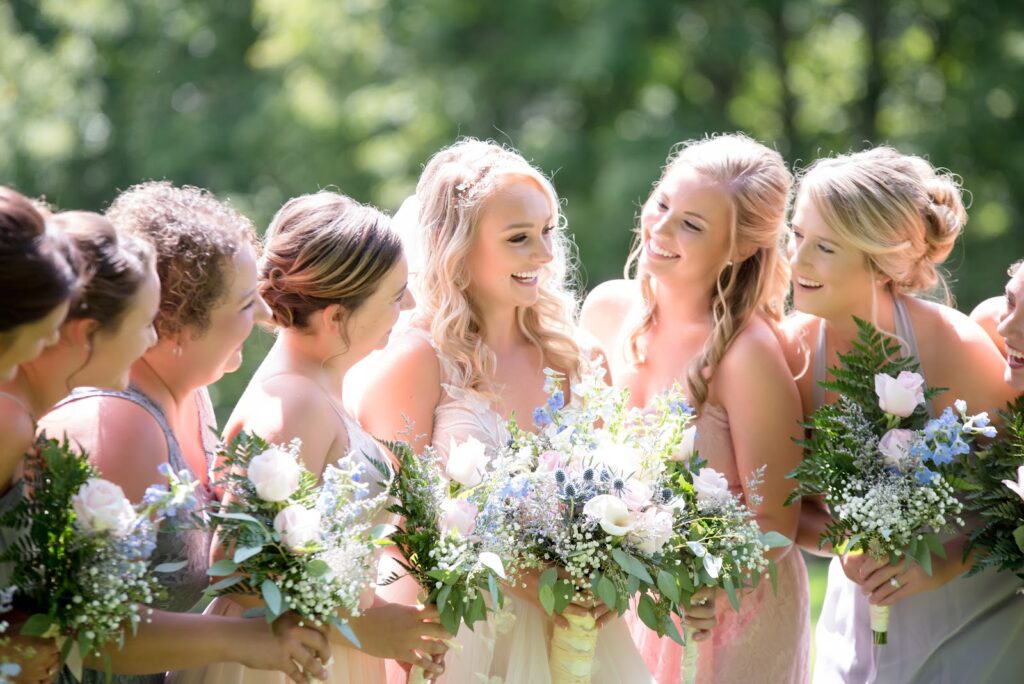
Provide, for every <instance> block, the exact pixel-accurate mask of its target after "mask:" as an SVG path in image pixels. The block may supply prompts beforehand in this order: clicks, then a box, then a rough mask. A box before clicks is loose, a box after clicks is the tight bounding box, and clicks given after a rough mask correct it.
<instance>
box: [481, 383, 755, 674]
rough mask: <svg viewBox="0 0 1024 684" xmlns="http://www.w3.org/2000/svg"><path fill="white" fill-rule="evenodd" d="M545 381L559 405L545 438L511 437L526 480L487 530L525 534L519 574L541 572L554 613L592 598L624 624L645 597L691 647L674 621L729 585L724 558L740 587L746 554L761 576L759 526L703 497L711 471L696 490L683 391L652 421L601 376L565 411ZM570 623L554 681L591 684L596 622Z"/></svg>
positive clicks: (649, 616) (548, 410) (555, 642)
mask: <svg viewBox="0 0 1024 684" xmlns="http://www.w3.org/2000/svg"><path fill="white" fill-rule="evenodd" d="M547 373H548V378H547V382H546V384H545V389H546V391H547V393H548V395H549V399H548V401H547V403H546V405H545V406H543V407H540V408H538V409H536V410H535V411H534V415H533V419H534V423H535V424H536V425H537V426H538V427H539V428H540V432H539V433H538V434H532V433H528V432H525V431H522V430H520V429H518V428H517V427H516V425H515V424H514V423H513V424H512V425H511V426H510V429H511V431H512V434H513V440H512V444H511V445H510V446H509V447H508V449H507V451H508V453H509V454H515V455H516V456H517V457H518V459H519V460H520V461H522V462H523V463H524V464H525V467H524V472H522V473H521V474H518V475H516V476H515V477H514V478H513V479H512V480H511V481H510V485H509V487H507V488H506V489H504V490H500V491H498V494H499V495H500V496H499V497H497V499H496V500H495V501H492V503H491V504H490V505H489V506H488V507H487V508H485V510H484V514H483V515H482V517H481V520H482V523H483V524H492V522H491V521H492V519H493V520H496V521H497V522H496V523H495V524H497V525H498V526H501V525H504V526H505V527H506V528H507V529H509V530H511V533H513V534H516V535H518V537H519V539H520V545H519V547H520V548H519V556H518V558H517V560H516V563H517V565H518V566H521V567H529V568H535V569H537V570H541V571H542V572H541V574H540V588H539V591H540V594H539V599H540V602H541V604H542V605H543V606H544V608H545V610H547V611H548V613H549V614H550V613H552V612H558V613H561V612H562V611H564V610H565V608H566V607H567V606H568V605H569V603H570V602H572V601H577V602H580V601H587V600H592V599H593V598H597V599H599V600H601V601H603V602H604V603H605V604H606V605H607V606H608V607H609V608H610V609H611V610H614V611H615V612H617V613H619V614H622V613H623V612H624V611H625V610H626V609H627V608H628V607H629V603H630V600H631V599H633V598H635V597H639V603H638V611H639V614H640V617H641V619H642V620H643V621H644V623H645V624H647V625H648V626H649V627H651V628H652V629H655V630H656V631H657V632H658V633H659V634H660V635H664V634H668V635H669V636H671V637H672V638H674V639H676V640H677V641H679V642H680V643H681V642H682V636H681V635H680V634H679V633H678V630H677V629H676V627H675V625H674V624H673V622H672V619H671V615H672V614H673V613H675V614H680V615H681V614H682V611H683V610H684V609H685V607H686V606H687V605H689V603H690V597H691V596H692V595H693V593H694V592H695V591H696V590H697V589H698V588H699V587H700V586H703V585H704V584H714V583H715V582H717V581H718V578H721V577H723V575H722V571H723V568H724V567H725V565H724V563H725V561H726V554H729V555H728V558H729V559H730V560H729V562H730V565H729V566H728V567H727V568H726V572H727V573H732V572H733V571H734V569H735V574H734V575H730V576H732V577H735V578H736V582H737V584H738V583H739V582H740V580H739V576H740V574H741V573H742V572H744V571H746V569H747V565H746V564H745V561H740V562H736V561H734V560H733V555H732V554H731V551H733V550H735V551H736V553H737V555H739V554H740V548H741V546H742V545H744V544H745V545H747V546H743V548H744V549H746V550H748V551H749V554H750V556H751V557H755V556H756V557H757V558H759V559H760V560H755V561H754V562H753V565H754V566H756V567H758V568H760V567H761V563H762V561H763V549H764V547H765V545H764V543H763V542H762V538H761V535H760V533H759V531H758V530H757V526H756V524H753V527H752V528H749V525H750V524H752V523H751V521H750V519H749V517H743V516H739V517H738V518H730V517H729V515H732V513H733V512H737V513H738V512H739V511H742V510H744V509H743V507H742V506H741V505H740V504H739V503H738V502H736V501H735V500H734V499H733V498H732V497H731V495H728V494H726V495H725V496H721V497H719V496H717V495H716V496H710V495H709V496H708V497H705V496H704V494H699V492H700V491H704V490H703V483H704V481H705V480H704V479H701V478H705V479H706V480H708V481H710V480H711V479H713V477H714V476H715V475H717V474H716V473H714V472H713V471H711V470H709V469H705V470H703V471H701V473H700V475H698V476H697V478H696V482H695V479H694V476H693V474H692V472H691V471H690V469H689V468H690V465H691V464H698V463H699V462H698V461H696V459H695V458H694V457H693V456H692V453H691V452H692V450H693V446H692V445H693V436H694V431H693V428H692V427H691V426H690V425H689V423H690V421H691V419H692V411H691V410H690V408H689V407H688V406H687V405H686V403H685V401H684V400H683V398H682V395H681V394H680V393H679V392H677V391H676V392H670V393H667V394H664V395H661V396H659V397H657V398H655V400H654V401H653V402H652V404H651V406H650V407H648V408H647V409H646V410H640V409H637V408H630V407H629V404H628V401H629V395H628V392H627V391H626V390H621V389H615V388H612V387H609V386H608V385H607V384H606V383H605V382H604V380H603V375H604V372H603V370H601V369H598V370H597V371H594V372H589V373H586V374H585V375H584V376H583V377H582V378H581V380H580V382H579V383H578V384H576V385H574V386H573V388H572V390H573V394H574V397H575V400H574V401H573V404H572V405H571V406H565V401H564V394H563V392H562V390H561V384H560V378H559V377H558V376H557V375H556V374H555V373H553V372H551V371H547ZM718 477H719V478H720V477H721V476H718ZM706 491H707V492H710V490H706ZM726 491H727V490H726ZM698 500H699V504H698ZM712 500H714V502H715V503H714V505H713V506H712V504H711V501H712ZM705 504H707V505H705ZM725 511H728V514H726V513H725ZM715 516H717V517H715ZM740 518H742V520H740ZM745 552H746V551H745ZM698 554H699V555H698ZM716 554H721V555H716ZM758 554H760V555H758ZM694 558H700V560H699V562H698V563H696V564H695V563H694V562H692V560H693V559H694ZM697 565H699V566H700V569H699V570H698V569H696V566H697ZM566 619H567V620H568V621H569V623H570V625H571V627H570V628H569V629H560V628H556V630H555V633H554V635H553V637H552V647H551V673H552V680H553V681H554V682H556V683H559V682H589V681H590V676H591V666H592V661H593V657H594V646H595V642H596V638H597V630H596V626H595V624H594V620H593V619H592V618H590V617H589V616H586V617H579V616H573V615H567V616H566Z"/></svg>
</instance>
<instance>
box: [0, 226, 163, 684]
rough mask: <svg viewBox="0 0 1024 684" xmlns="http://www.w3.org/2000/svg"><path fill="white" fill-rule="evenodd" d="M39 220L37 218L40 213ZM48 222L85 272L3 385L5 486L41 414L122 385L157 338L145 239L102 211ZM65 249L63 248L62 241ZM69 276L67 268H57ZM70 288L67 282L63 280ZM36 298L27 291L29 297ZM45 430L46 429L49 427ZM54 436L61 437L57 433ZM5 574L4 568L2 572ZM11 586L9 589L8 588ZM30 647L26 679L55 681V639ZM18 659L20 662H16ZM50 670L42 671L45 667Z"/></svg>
mask: <svg viewBox="0 0 1024 684" xmlns="http://www.w3.org/2000/svg"><path fill="white" fill-rule="evenodd" d="M37 216H38V214H37ZM48 223H51V224H52V225H53V228H52V230H55V231H57V233H59V234H61V235H62V236H63V239H64V240H67V241H68V243H69V245H70V248H71V249H72V250H74V251H73V253H74V254H75V255H76V260H77V261H79V262H80V265H81V267H82V269H83V271H84V272H85V274H86V279H85V282H84V284H82V286H81V287H80V288H79V289H78V291H77V292H76V294H75V295H74V297H73V299H72V301H71V305H70V307H68V306H67V305H66V304H58V305H57V306H58V308H59V309H62V310H67V312H68V313H67V318H66V319H65V320H64V322H63V324H62V325H61V326H60V328H59V330H58V340H57V342H56V343H55V344H53V345H51V346H49V347H47V348H46V349H44V350H43V351H42V353H41V354H40V355H39V356H38V357H37V358H35V359H32V360H30V361H26V362H24V363H22V364H21V365H20V366H19V367H18V368H17V371H16V374H15V376H14V377H13V378H12V379H11V380H9V381H7V382H4V383H0V405H2V406H3V412H2V413H0V434H2V435H3V436H4V438H3V440H0V463H2V464H3V467H4V471H3V474H2V475H0V478H2V480H0V482H2V483H3V487H4V489H7V488H8V487H10V485H11V479H12V478H13V477H14V476H15V475H16V473H17V471H18V469H19V468H20V464H21V459H22V457H23V455H24V454H25V453H26V452H28V451H29V449H30V448H31V446H32V444H33V442H34V441H35V438H36V428H37V426H36V417H37V416H42V415H44V414H45V413H46V412H47V411H48V410H49V409H50V408H51V407H53V406H54V404H56V403H57V402H58V401H59V400H60V399H61V398H63V397H64V396H65V395H66V394H67V393H68V392H69V391H70V390H71V389H72V388H74V387H78V386H81V385H99V386H102V387H114V388H123V387H124V386H125V385H126V384H127V376H128V366H129V365H130V364H131V362H132V361H134V360H135V359H136V358H138V357H139V355H140V354H142V352H144V351H145V350H146V348H148V347H149V346H150V345H151V344H152V343H153V341H154V337H155V336H154V334H153V327H152V322H153V316H154V315H155V313H156V306H157V300H158V298H159V291H160V283H159V280H158V279H157V275H156V271H155V270H154V268H153V254H152V250H151V249H150V248H149V246H148V245H147V244H146V243H145V242H143V241H141V240H136V239H133V238H129V237H126V236H123V235H119V234H118V233H117V232H115V231H114V228H113V226H111V225H110V223H109V222H108V221H107V220H106V219H104V218H103V217H101V216H99V215H97V214H87V213H82V212H74V213H68V214H58V215H57V216H56V217H52V218H51V219H50V220H49V221H48ZM58 244H60V243H58ZM59 268H60V269H61V270H60V271H58V272H59V273H62V274H63V277H69V274H70V271H67V270H65V269H67V268H68V265H67V264H66V263H64V264H61V265H60V266H59ZM65 282H66V285H65V286H67V284H69V282H68V281H65ZM31 296H32V293H26V299H30V298H31ZM42 427H46V425H45V423H44V424H43V425H42ZM49 432H50V433H51V434H53V435H54V436H58V435H59V434H60V432H59V431H58V430H54V429H50V430H49ZM19 496H21V487H20V486H14V487H11V488H10V489H7V493H6V494H5V495H4V499H3V502H4V506H5V507H6V506H10V505H12V504H13V503H14V501H15V499H16V498H17V497H19ZM16 534H17V532H16V531H7V530H5V531H4V537H5V538H4V539H3V543H4V544H5V545H6V544H8V543H10V542H11V541H12V538H11V535H16ZM4 571H5V574H7V569H6V568H5V569H4ZM5 586H6V585H5ZM12 639H13V640H14V642H15V643H16V644H17V643H20V644H22V645H31V646H33V647H34V648H35V649H36V650H37V651H38V655H37V656H36V658H34V659H33V660H32V661H30V662H25V661H23V660H21V661H20V664H21V665H22V667H23V668H24V671H23V673H22V679H23V680H24V681H34V680H41V679H45V681H51V679H52V675H53V674H55V672H56V665H57V662H58V658H57V652H56V650H55V647H54V646H53V641H52V640H49V639H47V640H42V639H26V638H23V637H12ZM12 660H13V661H15V662H19V660H20V658H19V657H17V655H16V654H15V657H14V658H12ZM44 667H45V670H44V669H43V668H44Z"/></svg>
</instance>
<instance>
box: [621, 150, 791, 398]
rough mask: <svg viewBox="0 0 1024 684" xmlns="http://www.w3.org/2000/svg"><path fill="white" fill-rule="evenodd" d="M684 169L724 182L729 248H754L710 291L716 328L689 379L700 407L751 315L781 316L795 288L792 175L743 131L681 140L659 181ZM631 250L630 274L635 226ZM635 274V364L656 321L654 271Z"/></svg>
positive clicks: (631, 343)
mask: <svg viewBox="0 0 1024 684" xmlns="http://www.w3.org/2000/svg"><path fill="white" fill-rule="evenodd" d="M679 166H685V167H688V168H691V169H693V170H694V171H696V172H697V173H699V174H700V175H701V176H703V177H705V178H707V179H709V180H711V181H713V182H715V183H717V184H719V186H720V187H721V188H723V189H724V190H725V191H726V192H727V194H728V195H729V198H730V200H731V202H732V210H733V211H732V217H733V219H732V222H731V225H730V226H729V246H730V253H731V252H732V250H733V249H734V248H736V247H738V246H741V245H748V246H752V247H754V248H755V251H754V253H753V254H752V255H751V256H750V257H748V258H746V259H744V260H743V261H740V262H738V263H735V264H734V263H733V262H732V261H729V262H728V263H726V264H723V265H722V270H721V271H720V272H719V275H718V278H717V279H716V280H715V285H714V291H713V292H712V293H711V302H712V304H711V314H712V321H713V325H712V330H711V335H710V336H709V337H708V339H707V341H706V342H705V343H704V348H703V349H702V350H701V353H700V354H699V355H698V356H697V357H696V358H695V359H694V360H693V361H692V362H691V363H690V365H689V367H688V368H687V372H686V384H687V389H688V391H689V394H690V400H691V401H692V402H693V404H694V406H695V408H697V409H698V410H699V409H700V408H701V407H702V406H703V405H704V403H705V402H706V401H707V397H708V387H709V385H710V383H711V378H712V376H713V375H714V372H715V369H716V368H717V367H718V365H719V364H720V363H721V361H722V358H723V357H724V356H725V353H726V351H728V349H729V345H731V344H732V342H733V340H734V339H735V338H736V336H737V335H738V334H739V333H740V331H741V330H743V328H744V326H745V325H746V324H747V323H748V322H749V321H750V319H751V317H752V316H754V315H756V314H758V313H760V314H761V315H763V316H765V318H766V319H767V320H768V321H770V322H772V323H778V322H779V321H781V320H782V316H783V314H784V308H785V298H786V294H787V293H788V292H789V261H788V260H787V259H785V258H784V256H783V255H784V251H783V244H782V242H783V239H784V232H785V231H784V228H785V225H786V212H787V209H788V207H789V199H790V191H791V190H792V187H793V176H792V174H791V173H790V172H789V170H788V169H787V168H786V163H785V162H784V161H783V160H782V157H781V156H780V155H779V153H778V152H776V151H774V150H771V149H769V148H767V147H765V146H764V145H762V144H761V143H759V142H757V141H756V140H753V139H752V138H749V137H747V136H746V135H743V134H739V133H737V134H729V135H717V136H712V137H709V138H705V139H703V140H691V141H688V142H683V143H680V144H679V145H677V146H676V147H675V148H674V149H673V151H672V153H671V154H670V155H669V158H668V161H667V163H666V165H665V168H664V169H663V171H662V174H661V178H660V179H659V180H658V183H657V184H655V187H657V185H659V184H661V183H662V182H663V181H664V180H665V177H666V176H667V175H668V174H669V172H670V171H672V169H674V168H677V167H679ZM636 232H637V236H636V239H635V241H634V246H633V250H632V251H631V253H630V255H629V260H628V261H627V262H626V277H627V278H628V277H629V272H630V270H631V269H632V267H633V265H634V264H637V263H638V260H639V257H640V253H641V251H642V250H643V244H642V238H641V235H640V230H639V229H637V231H636ZM636 277H637V278H638V279H639V281H640V291H641V294H642V296H643V301H644V311H643V315H642V317H641V319H640V321H639V322H638V323H637V325H636V326H635V327H634V328H633V329H632V331H631V332H630V334H629V337H628V345H627V357H628V358H629V359H630V360H631V361H632V362H633V363H634V364H637V365H640V364H642V363H643V362H644V360H645V351H644V349H643V344H642V337H643V335H644V333H646V332H647V331H648V330H650V328H651V326H652V325H653V324H654V320H655V316H656V315H657V312H656V311H655V303H654V293H653V290H652V288H651V275H650V274H649V273H646V272H644V271H643V270H642V269H640V268H638V269H637V272H636Z"/></svg>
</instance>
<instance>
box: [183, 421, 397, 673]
mask: <svg viewBox="0 0 1024 684" xmlns="http://www.w3.org/2000/svg"><path fill="white" fill-rule="evenodd" d="M335 410H336V411H337V413H338V417H339V418H340V419H341V421H342V422H343V423H344V424H345V429H346V430H347V431H348V439H349V449H350V453H352V454H354V455H355V456H356V457H357V458H358V459H359V460H360V461H362V463H363V464H364V465H365V466H366V470H365V475H366V481H367V482H368V483H369V486H370V495H371V496H375V495H377V494H379V493H380V492H381V491H383V488H384V486H385V482H384V480H383V477H382V476H381V474H380V472H379V471H378V470H377V468H376V467H375V466H374V465H373V464H372V463H371V462H370V460H369V458H367V457H372V458H374V459H376V460H378V461H380V462H383V463H387V457H386V456H385V455H384V454H383V453H382V452H381V448H380V446H379V445H378V444H377V442H375V441H374V440H373V438H372V437H370V435H368V434H367V433H366V432H365V431H364V430H363V429H362V427H361V426H360V425H359V424H358V423H357V422H356V420H355V419H354V418H351V417H349V416H347V415H346V414H345V413H344V412H343V411H341V410H338V409H337V407H335ZM392 518H393V516H392V515H391V514H390V513H380V514H378V519H376V520H375V521H374V522H375V523H382V522H391V520H392ZM373 598H374V590H373V588H372V587H371V588H369V589H367V591H366V592H365V593H364V595H363V597H362V600H361V603H362V607H363V608H367V607H369V606H370V605H371V604H372V603H373ZM245 610H246V609H245V608H244V607H243V606H241V605H240V604H239V603H238V602H236V601H233V600H231V599H230V598H225V597H222V598H218V599H215V600H214V601H213V602H212V603H211V604H210V605H209V607H207V609H206V611H205V613H204V614H205V615H223V616H227V617H240V616H241V615H242V613H244V612H245ZM338 639H339V635H337V634H332V635H331V640H332V646H331V659H332V660H331V663H330V665H328V666H327V668H326V669H327V674H328V677H327V679H326V680H324V681H325V682H327V683H328V684H382V683H383V682H384V681H385V670H384V661H383V660H382V659H380V658H375V657H374V656H371V655H368V654H366V653H363V652H362V651H359V650H357V649H356V648H355V647H354V646H346V645H341V644H334V643H333V642H334V641H336V640H338ZM167 681H168V682H169V683H173V684H288V683H290V682H291V680H290V679H288V678H287V677H286V676H285V675H284V674H282V673H281V672H276V671H272V670H251V669H249V668H247V667H245V666H244V665H241V664H239V663H215V664H213V665H209V666H207V667H204V668H199V669H195V670H185V671H181V672H172V673H170V675H169V676H168V679H167Z"/></svg>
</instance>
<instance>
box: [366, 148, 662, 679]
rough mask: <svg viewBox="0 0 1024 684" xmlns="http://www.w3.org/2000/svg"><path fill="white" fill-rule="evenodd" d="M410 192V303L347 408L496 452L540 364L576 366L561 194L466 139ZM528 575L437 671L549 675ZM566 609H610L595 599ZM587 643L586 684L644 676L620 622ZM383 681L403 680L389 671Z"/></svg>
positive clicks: (390, 429)
mask: <svg viewBox="0 0 1024 684" xmlns="http://www.w3.org/2000/svg"><path fill="white" fill-rule="evenodd" d="M416 197H417V201H418V206H419V211H418V220H417V221H416V222H415V225H416V226H418V228H419V230H418V231H411V232H414V233H416V237H418V238H419V241H420V244H419V245H412V246H410V247H409V249H410V251H411V252H412V253H414V254H418V255H420V256H421V259H422V261H421V263H420V264H418V265H417V266H416V267H415V270H418V271H419V276H418V278H416V279H414V280H413V283H414V284H417V286H416V287H415V288H414V294H415V295H416V299H417V302H418V307H419V308H418V309H417V311H416V312H415V316H414V318H413V320H412V324H411V327H410V328H409V329H408V330H407V331H406V332H405V333H404V334H403V335H401V336H398V337H397V338H396V339H393V340H392V341H391V343H390V344H389V345H388V347H387V349H386V350H385V352H384V354H383V355H381V357H380V358H379V360H377V361H376V363H375V364H374V367H373V368H371V369H369V370H368V372H367V375H368V379H367V381H366V382H365V383H363V386H364V387H366V388H367V391H365V392H364V393H363V394H362V395H361V397H359V400H358V401H357V405H358V407H359V409H358V410H359V416H360V418H361V419H362V420H363V423H364V424H365V425H366V426H367V428H368V429H369V430H370V431H371V432H372V433H373V434H376V435H378V436H381V437H387V438H389V439H394V438H398V439H405V440H407V441H411V442H412V443H413V446H414V447H415V448H417V449H420V448H422V447H424V446H425V445H427V444H433V446H434V447H435V448H436V449H437V450H438V452H439V453H440V455H441V456H442V458H443V457H445V456H446V455H447V451H448V448H449V445H450V443H451V440H452V439H455V440H456V441H463V440H465V439H467V438H469V437H471V436H472V437H475V438H476V439H478V440H479V441H481V442H482V443H483V444H484V445H486V446H487V447H489V448H490V449H495V448H497V447H498V446H499V445H501V444H503V443H504V442H505V441H506V440H507V439H508V433H507V431H506V429H505V424H506V422H507V420H508V418H509V417H510V416H511V415H512V414H513V413H515V415H517V416H529V415H532V411H533V408H534V407H536V406H540V405H541V404H543V403H544V401H545V399H546V395H545V394H544V391H543V385H544V374H543V369H544V368H545V367H551V368H554V369H557V370H559V371H561V372H562V373H564V374H566V375H567V376H568V377H569V378H575V377H578V375H579V370H580V366H581V364H582V363H583V354H582V351H581V349H580V346H579V344H578V343H577V342H576V341H575V339H574V335H575V334H576V328H575V325H574V321H573V314H574V311H575V301H574V299H573V297H572V294H571V293H570V292H569V291H568V290H567V287H566V269H567V241H566V238H565V236H564V233H563V231H562V217H561V214H560V211H559V206H560V205H559V202H558V199H557V196H556V194H555V191H554V188H553V187H552V186H551V183H550V181H548V179H547V178H545V177H544V176H543V175H542V174H541V173H540V172H538V171H537V170H536V169H534V168H533V167H532V166H530V164H529V163H528V162H526V160H525V159H523V158H522V157H521V156H520V155H519V154H517V153H515V152H514V151H511V150H507V149H504V148H502V147H499V146H498V145H494V144H491V143H485V142H480V141H477V140H463V141H461V142H459V143H457V144H455V145H453V146H452V147H449V148H447V149H444V150H442V151H440V152H438V153H437V154H436V155H434V157H433V158H432V159H431V160H430V162H429V163H428V164H427V166H426V168H425V169H424V171H423V174H422V175H421V177H420V181H419V184H418V185H417V188H416ZM407 421H411V433H412V434H411V435H410V432H409V429H407ZM524 427H527V428H529V427H531V426H528V425H527V426H524ZM526 581H527V583H529V584H530V586H529V587H526V588H522V587H518V588H513V589H511V590H510V596H509V601H508V602H507V604H506V605H508V606H509V607H510V608H509V610H510V612H509V613H507V614H503V615H501V616H491V618H490V619H489V620H488V622H487V624H481V623H478V624H477V625H476V626H475V628H474V631H470V630H467V629H463V630H461V631H460V632H459V634H458V636H457V637H456V639H455V641H456V642H457V646H456V647H455V648H453V649H452V652H450V653H449V656H448V658H447V672H448V674H447V680H448V681H449V682H452V683H453V684H456V683H457V684H461V683H462V682H475V681H479V680H480V678H481V677H484V678H488V677H498V678H502V679H503V680H504V681H506V682H531V684H534V683H536V684H544V683H545V682H550V674H549V671H548V642H549V640H550V635H551V629H552V624H551V623H552V620H551V619H550V618H548V616H547V615H546V614H545V613H544V611H543V609H542V608H541V607H540V604H539V602H538V600H537V598H536V587H535V586H534V584H533V583H534V582H535V578H533V577H529V578H526ZM411 593H412V594H413V595H414V594H415V589H412V590H411ZM409 598H410V597H407V600H409ZM568 610H570V611H579V612H585V611H588V610H589V611H592V614H594V616H595V617H597V618H599V619H600V620H601V622H605V621H607V619H608V618H609V616H608V615H607V613H606V610H605V609H604V608H603V604H602V607H601V608H588V607H587V606H575V605H574V606H570V608H569V609H568ZM555 621H561V622H564V618H561V617H557V616H556V618H555ZM509 623H511V624H509ZM616 624H617V625H618V629H614V626H615V625H616ZM610 630H611V631H610ZM597 654H598V655H597V659H598V663H597V664H596V674H595V679H594V681H595V682H620V681H622V682H626V681H628V682H644V681H649V679H650V678H649V675H648V674H647V672H646V668H645V667H644V664H643V662H642V661H641V660H640V658H639V656H638V654H636V652H635V650H634V649H633V647H632V644H630V643H629V636H628V634H627V633H626V630H625V628H624V626H623V625H622V624H621V622H618V623H614V622H613V623H612V626H609V627H607V628H605V629H603V630H602V633H601V635H600V638H599V641H598V648H597ZM389 681H393V682H394V681H404V677H403V676H402V675H401V673H397V672H389ZM488 681H489V680H488Z"/></svg>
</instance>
